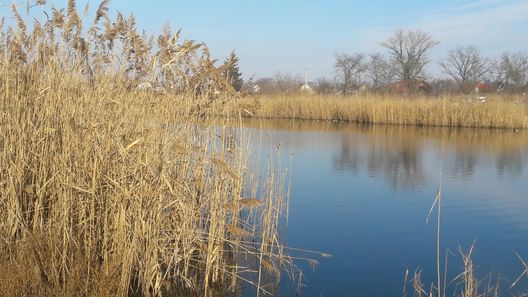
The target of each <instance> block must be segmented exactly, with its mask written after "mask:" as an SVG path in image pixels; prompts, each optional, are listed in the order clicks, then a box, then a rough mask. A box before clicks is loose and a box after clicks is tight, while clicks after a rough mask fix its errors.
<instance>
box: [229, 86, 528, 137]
mask: <svg viewBox="0 0 528 297" xmlns="http://www.w3.org/2000/svg"><path fill="white" fill-rule="evenodd" d="M239 111H242V114H243V115H244V116H246V117H255V118H267V119H295V120H317V121H342V122H354V123H362V124H390V125H413V126H442V127H479V128H508V129H520V128H527V127H528V98H526V96H522V95H518V96H513V95H510V96H503V95H495V96H489V97H486V98H479V97H475V96H465V95H459V96H442V97H427V96H411V97H403V96H398V95H379V94H363V95H360V96H358V97H355V96H354V97H342V96H336V95H327V96H321V95H309V94H302V93H295V94H289V95H287V94H283V95H264V96H257V95H251V96H247V97H244V98H242V99H240V102H238V103H237V108H235V109H234V111H233V112H232V114H237V113H238V112H239Z"/></svg>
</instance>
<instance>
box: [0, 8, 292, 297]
mask: <svg viewBox="0 0 528 297" xmlns="http://www.w3.org/2000/svg"><path fill="white" fill-rule="evenodd" d="M37 2H38V3H37V4H38V5H40V6H38V7H36V8H35V7H34V8H31V9H40V8H42V9H46V6H45V2H46V1H37ZM12 10H13V14H14V16H15V19H16V20H17V25H16V26H17V27H16V28H11V27H8V28H7V30H4V29H3V28H2V31H1V32H2V34H1V36H0V39H1V43H0V44H1V45H0V57H1V58H0V193H2V194H1V195H2V196H1V199H0V295H1V296H73V295H75V296H160V295H164V296H168V295H170V296H212V295H215V294H221V295H228V294H236V293H237V290H238V289H239V284H240V282H241V281H247V282H249V283H252V284H254V285H255V286H257V290H258V291H259V292H260V293H261V294H262V293H267V292H270V291H269V290H268V287H269V286H271V284H272V283H274V282H275V281H276V280H277V278H278V276H277V274H276V273H275V270H274V272H273V273H270V272H269V270H271V269H269V268H271V267H273V268H275V269H277V270H278V269H280V268H281V267H285V266H287V265H288V260H287V258H286V257H284V256H283V255H282V246H281V244H280V241H279V235H278V227H277V225H278V220H279V217H280V216H281V215H282V210H283V205H284V201H283V197H284V196H283V194H284V193H283V192H282V186H281V185H282V182H283V180H282V178H281V177H280V175H279V174H275V171H274V170H273V169H270V171H269V172H268V173H267V174H269V173H272V174H269V176H268V178H267V180H266V185H264V186H258V185H257V181H258V180H259V177H258V176H256V175H255V174H254V173H253V174H252V173H251V172H250V171H249V169H250V168H251V167H250V166H249V164H248V160H247V158H248V156H247V155H246V152H245V151H244V147H245V146H244V141H245V140H244V139H241V138H240V137H234V136H237V129H234V130H226V129H216V128H207V127H206V126H204V125H202V124H201V123H200V122H199V121H196V120H194V119H197V118H201V116H203V115H204V114H206V113H207V112H208V110H209V108H210V106H211V105H212V104H215V103H218V102H224V101H227V100H229V99H230V94H231V93H230V92H231V89H230V86H229V84H228V83H227V82H226V81H225V79H223V77H222V74H221V72H222V71H223V67H226V66H225V65H222V66H220V67H216V66H214V60H212V59H210V57H209V54H208V51H207V48H206V47H205V46H204V45H202V44H196V43H195V42H193V41H184V42H183V43H179V42H178V34H172V33H170V30H169V29H168V27H166V29H165V30H164V31H163V33H162V34H161V35H160V36H158V38H157V48H156V51H154V50H153V48H154V47H153V44H154V38H153V37H152V36H149V35H147V34H145V33H142V34H139V33H137V30H136V28H135V21H134V18H133V16H130V17H128V18H126V17H124V16H123V15H121V14H119V13H118V14H117V17H116V19H114V20H111V19H110V17H109V16H108V15H107V11H108V1H103V2H102V3H101V4H100V5H99V7H98V9H97V11H96V13H95V18H94V22H93V24H92V25H91V26H90V27H89V28H88V29H87V30H86V29H83V25H84V23H83V22H82V21H81V20H82V19H83V18H81V17H80V16H79V13H78V12H77V9H76V6H75V2H74V1H72V0H70V1H68V7H67V9H66V10H64V9H57V8H55V7H51V8H50V9H48V10H46V11H47V14H46V15H47V16H48V18H46V20H45V22H44V23H41V22H39V20H35V23H34V24H33V25H32V26H31V27H32V28H33V31H32V32H28V27H29V26H26V24H25V21H24V18H23V17H22V16H21V15H20V13H19V12H18V11H17V7H16V6H13V8H12ZM101 22H102V23H103V25H104V27H105V31H104V32H102V31H101V30H100V29H99V27H98V26H99V25H100V23H101ZM142 83H149V84H150V87H139V86H140V85H141V84H142ZM143 86H145V85H143ZM155 88H158V89H157V90H155ZM149 89H150V90H149ZM233 135H234V136H233ZM245 197H258V199H256V198H249V199H247V198H245ZM226 205H229V207H228V208H226V207H225V206H226ZM245 257H246V258H247V257H254V258H256V259H260V263H259V262H256V264H255V265H251V263H249V262H247V261H243V259H244V258H245ZM266 267H267V268H266ZM263 268H266V269H263Z"/></svg>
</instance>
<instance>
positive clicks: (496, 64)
mask: <svg viewBox="0 0 528 297" xmlns="http://www.w3.org/2000/svg"><path fill="white" fill-rule="evenodd" d="M489 75H490V77H489V78H490V80H491V81H493V83H494V84H496V85H497V86H498V87H499V89H510V90H511V89H515V88H519V87H523V86H524V85H526V84H528V55H527V54H525V53H522V52H515V53H509V52H505V53H503V54H502V56H501V57H500V58H499V59H496V60H494V61H493V62H492V63H491V64H490V68H489Z"/></svg>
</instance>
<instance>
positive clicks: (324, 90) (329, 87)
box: [315, 77, 336, 94]
mask: <svg viewBox="0 0 528 297" xmlns="http://www.w3.org/2000/svg"><path fill="white" fill-rule="evenodd" d="M335 85H336V84H335V82H334V81H332V80H329V79H327V78H324V77H320V78H318V79H317V81H316V87H315V91H316V92H317V93H318V94H331V93H334V92H335V91H336V87H335Z"/></svg>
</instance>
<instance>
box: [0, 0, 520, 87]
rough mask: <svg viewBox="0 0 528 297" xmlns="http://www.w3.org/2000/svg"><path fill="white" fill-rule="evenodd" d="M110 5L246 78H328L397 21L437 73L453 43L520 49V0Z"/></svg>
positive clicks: (486, 49)
mask: <svg viewBox="0 0 528 297" xmlns="http://www.w3.org/2000/svg"><path fill="white" fill-rule="evenodd" d="M3 2H4V4H5V3H11V2H6V1H3ZM51 2H52V3H53V4H54V5H56V6H59V7H61V6H64V5H65V2H66V1H65V0H57V1H51ZM77 2H78V6H79V7H82V6H81V5H83V3H86V1H77ZM92 5H93V9H95V6H96V5H98V2H97V1H92ZM117 10H119V11H121V12H123V13H125V14H129V13H131V12H133V13H134V15H135V16H136V19H137V23H138V27H139V28H142V29H145V30H147V31H148V32H153V33H159V32H160V31H161V28H162V27H163V25H164V24H165V23H167V22H168V23H169V24H170V25H171V26H172V28H174V29H179V28H181V29H182V37H183V38H188V39H193V40H197V41H202V42H205V43H206V44H207V45H208V46H209V48H210V50H211V53H212V55H213V57H216V58H218V59H220V60H223V59H224V58H225V57H226V56H227V55H228V54H229V52H231V51H232V50H235V52H236V53H237V55H238V56H239V59H240V63H239V65H240V70H241V71H242V73H243V77H244V78H246V79H247V78H249V77H251V76H253V77H254V78H262V77H270V76H273V74H274V73H276V72H281V73H290V74H294V75H303V73H304V72H305V71H306V73H307V75H308V78H309V79H316V78H318V77H327V78H332V77H333V76H334V75H335V73H334V70H333V63H334V53H349V54H353V53H356V52H364V53H375V52H380V53H384V52H386V51H385V49H383V48H382V47H381V46H380V43H381V42H382V41H383V40H385V39H386V38H387V37H389V36H390V35H391V34H392V33H393V32H394V31H395V30H397V29H404V30H407V29H413V30H414V29H420V30H422V31H425V32H428V33H430V34H431V35H432V36H433V37H434V38H435V39H437V40H438V41H440V44H439V45H438V46H437V47H435V48H434V49H433V50H432V52H431V55H430V58H431V64H430V66H429V68H428V73H429V74H430V75H441V72H440V70H439V67H438V65H437V63H438V61H439V60H440V59H441V58H442V57H443V56H445V55H446V53H447V52H448V51H449V50H451V49H453V48H455V47H456V46H457V45H470V44H471V45H475V46H477V47H479V48H480V49H481V52H482V53H483V55H485V56H489V57H493V56H497V55H500V53H501V52H503V51H525V52H528V0H502V1H501V0H476V1H475V0H473V1H469V0H466V1H455V0H442V1H426V0H409V1H394V0H369V1H358V0H266V1H262V0H259V1H257V0H245V1H242V0H238V1H235V0H222V1H218V0H193V1H171V0H152V1H139V0H113V1H111V5H110V11H111V12H114V13H115V11H117ZM1 13H2V15H5V14H6V13H7V10H6V9H5V8H2V10H1Z"/></svg>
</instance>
